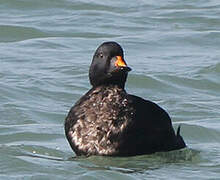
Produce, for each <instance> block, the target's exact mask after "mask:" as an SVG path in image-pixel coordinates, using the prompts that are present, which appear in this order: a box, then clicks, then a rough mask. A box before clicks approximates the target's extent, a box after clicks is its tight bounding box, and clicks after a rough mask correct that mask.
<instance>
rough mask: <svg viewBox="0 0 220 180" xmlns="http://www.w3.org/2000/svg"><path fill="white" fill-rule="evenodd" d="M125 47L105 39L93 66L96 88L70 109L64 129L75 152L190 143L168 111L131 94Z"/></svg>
mask: <svg viewBox="0 0 220 180" xmlns="http://www.w3.org/2000/svg"><path fill="white" fill-rule="evenodd" d="M130 70H131V68H129V67H128V66H127V64H126V62H125V61H124V54H123V50H122V48H121V46H120V45H119V44H118V43H116V42H104V43H103V44H101V45H100V46H99V47H98V49H97V50H96V51H95V54H94V56H93V60H92V64H91V66H90V69H89V79H90V83H91V85H92V88H91V89H90V90H89V91H88V92H87V93H86V94H85V95H84V96H82V97H81V98H80V99H79V100H78V101H77V102H76V104H75V105H74V106H73V107H72V108H71V110H70V111H69V114H68V116H67V117H66V120H65V133H66V137H67V139H68V141H69V144H70V146H71V147H72V149H73V150H74V151H75V153H76V155H86V156H89V155H109V156H134V155H142V154H151V153H154V152H159V151H171V150H177V149H181V148H184V147H186V144H185V142H184V140H183V138H182V137H181V136H180V127H178V130H177V134H175V131H174V129H173V126H172V122H171V119H170V117H169V115H168V114H167V112H166V111H165V110H163V109H162V108H161V107H160V106H158V105H157V104H155V103H153V102H151V101H148V100H145V99H142V98H141V97H138V96H135V95H131V94H127V92H126V91H125V89H124V86H125V81H126V78H127V75H128V72H129V71H130Z"/></svg>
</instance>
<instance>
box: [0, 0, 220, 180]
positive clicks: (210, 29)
mask: <svg viewBox="0 0 220 180" xmlns="http://www.w3.org/2000/svg"><path fill="white" fill-rule="evenodd" d="M0 12H1V15H0V52H1V56H0V179H195V178H197V179H220V178H219V177H220V78H219V77H220V54H219V44H220V2H218V1H217V0H210V1H203V0H199V1H189V0H186V1H180V0H173V1H162V0H159V1H146V2H145V1H141V0H138V1H135V2H134V1H126V2H120V1H105V2H104V1H103V2H100V1H98V0H93V1H89V0H80V1H71V0H64V1H61V0H38V1H34V0H10V1H8V0H1V4H0ZM108 40H114V41H117V42H119V43H120V44H121V45H122V46H123V48H124V51H125V59H126V61H127V63H128V65H129V66H131V67H132V69H133V70H132V71H131V72H130V74H129V78H128V81H127V85H126V89H127V91H128V92H129V93H132V94H136V95H138V96H141V97H144V98H146V99H149V100H152V101H154V102H156V103H158V104H159V105H161V106H162V107H163V108H164V109H166V110H167V111H168V112H169V114H170V116H171V118H172V121H173V125H174V127H175V128H176V127H177V126H178V125H179V124H181V134H182V136H183V137H184V139H185V141H186V143H187V145H188V148H186V149H183V150H180V151H173V152H167V153H156V154H153V155H145V156H137V157H129V158H117V157H114V158H113V157H95V156H94V157H89V158H83V157H75V154H74V153H73V152H72V150H71V148H70V147H69V145H68V143H67V141H66V138H65V136H64V129H63V122H64V119H65V116H66V115H67V112H68V111H69V109H70V107H71V106H72V105H73V104H74V103H75V102H76V100H77V99H79V97H80V96H82V95H83V94H84V93H85V92H86V91H88V89H89V88H90V85H89V82H88V75H87V74H88V68H89V65H90V61H91V58H92V56H93V52H94V50H95V49H96V48H97V46H98V45H99V44H101V43H102V42H103V41H108Z"/></svg>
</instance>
